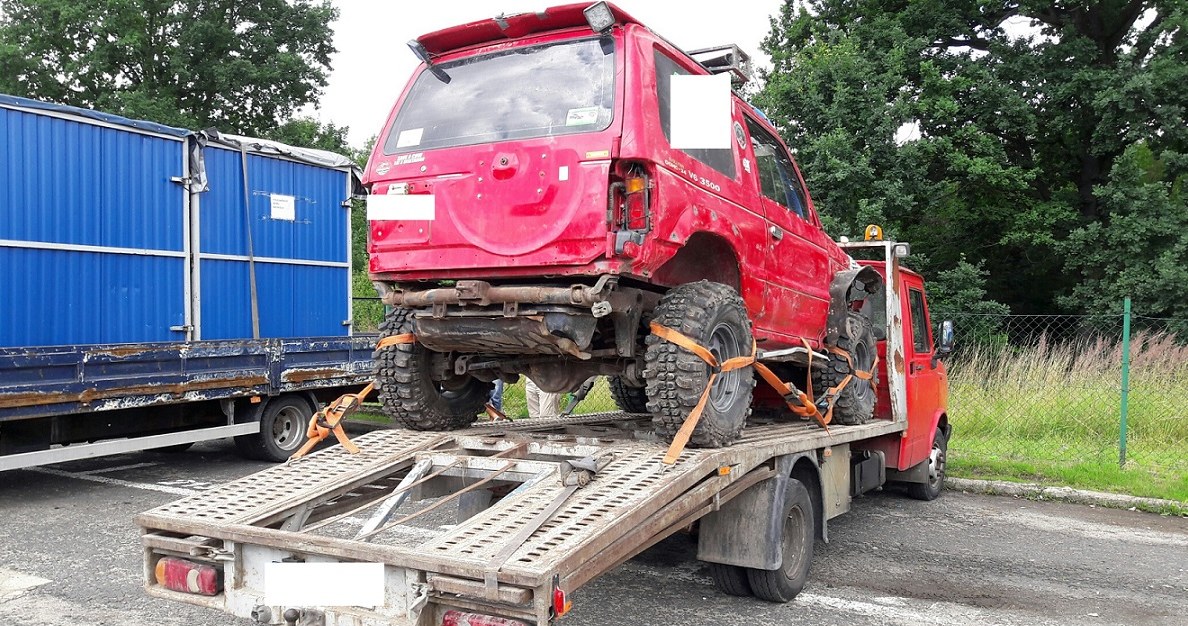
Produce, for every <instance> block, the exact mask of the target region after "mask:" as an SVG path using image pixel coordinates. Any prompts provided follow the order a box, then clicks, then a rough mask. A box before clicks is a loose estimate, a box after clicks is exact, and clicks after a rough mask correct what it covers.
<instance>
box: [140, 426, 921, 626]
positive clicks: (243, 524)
mask: <svg viewBox="0 0 1188 626" xmlns="http://www.w3.org/2000/svg"><path fill="white" fill-rule="evenodd" d="M650 420H651V418H650V416H646V415H632V414H626V413H607V414H597V415H590V416H585V417H580V418H552V419H536V420H524V421H520V422H516V423H513V424H498V425H485V426H477V427H474V428H471V429H469V430H467V431H463V432H455V433H429V432H414V431H407V430H399V429H385V430H378V431H375V432H372V433H368V434H366V435H363V436H361V437H359V438H357V439H356V443H357V444H358V445H359V447H360V448H361V453H359V454H357V455H351V454H348V453H347V452H346V451H345V450H344V449H343V448H342V447H341V446H335V447H333V448H330V449H326V450H323V451H320V452H317V453H315V454H313V455H311V456H309V457H307V458H306V459H302V460H300V461H297V462H292V463H288V464H285V465H281V466H277V467H274V468H271V469H267V470H264V471H262V472H259V473H257V474H253V475H250V476H247V477H245V478H242V479H240V480H237V481H234V482H231V483H229V484H227V485H224V486H222V487H219V488H217V489H215V490H211V491H207V492H204V493H202V494H199V495H195V496H191V497H188V498H185V499H183V500H179V501H177V502H174V503H171V504H167V505H165V506H162V507H159V508H157V509H154V510H151V511H148V512H146V513H143V514H141V515H139V516H138V517H137V518H136V523H137V524H138V525H139V526H140V527H141V534H142V542H143V547H144V549H145V551H146V585H147V589H148V593H149V594H150V595H154V596H158V597H164V598H171V599H174V600H181V601H185V602H191V603H197V604H201V605H205V606H209V607H211V608H219V609H222V610H226V611H229V612H231V613H234V614H237V615H240V616H245V617H246V616H248V615H250V614H251V612H252V609H254V608H255V607H256V606H257V603H258V602H260V599H261V598H262V597H263V586H262V583H263V580H262V570H263V566H262V565H261V563H260V561H261V560H278V561H279V560H284V559H290V560H292V559H302V558H305V557H306V556H308V555H318V556H319V557H325V558H329V559H332V560H342V561H362V562H377V561H378V562H382V563H385V564H386V565H387V566H389V567H388V569H390V570H394V571H393V572H390V573H389V575H388V579H389V581H391V580H392V579H393V578H394V577H395V578H398V579H403V581H404V585H403V587H402V588H403V595H405V596H406V597H405V598H404V602H403V603H396V604H397V605H398V606H397V608H396V610H395V612H392V610H391V609H392V606H389V607H388V608H387V609H385V608H377V609H375V610H367V609H360V608H345V609H338V608H336V609H334V610H333V611H327V612H326V613H325V614H323V615H321V619H322V620H324V623H325V624H326V625H327V626H332V625H334V624H348V623H349V624H373V623H374V624H380V623H384V624H390V623H409V624H422V623H425V624H439V623H441V622H440V619H441V613H442V612H443V611H444V610H446V608H449V607H453V608H461V609H470V610H475V611H478V612H480V613H491V612H494V613H497V614H499V615H503V616H508V617H513V618H519V619H525V620H529V621H531V622H532V623H536V624H547V623H549V620H550V616H551V615H552V611H553V605H552V590H553V586H554V582H556V583H557V584H558V585H559V586H560V587H561V588H562V589H564V590H566V591H567V592H572V591H573V590H575V589H577V588H578V587H581V586H582V585H584V584H585V583H587V582H589V581H591V580H593V579H594V578H595V577H597V576H599V575H600V574H602V573H604V572H606V571H608V570H610V569H612V568H614V567H615V566H616V565H618V564H620V563H622V562H623V561H625V560H627V559H629V558H631V557H632V556H634V555H636V554H638V553H640V552H642V551H643V550H645V549H647V548H648V547H650V546H652V545H654V544H655V543H657V542H659V541H660V540H662V539H664V538H665V537H667V536H669V535H671V534H673V533H674V532H677V531H679V530H680V529H682V528H684V527H687V526H688V525H689V524H691V523H692V522H694V521H696V520H697V519H699V518H700V517H702V516H704V515H705V514H707V513H710V512H711V511H713V510H716V509H717V508H718V507H720V506H721V505H723V504H725V503H726V502H728V501H729V500H730V499H732V498H733V497H735V496H737V495H738V494H740V493H742V492H743V491H744V490H746V489H747V488H748V487H750V486H752V485H754V484H756V483H758V482H760V481H763V480H766V479H768V478H771V477H772V476H773V475H774V474H775V473H776V466H777V462H778V459H780V458H781V457H785V458H787V457H791V456H795V455H804V454H808V455H813V456H816V455H818V454H820V453H821V451H823V450H830V449H831V448H843V449H846V451H847V454H846V455H845V456H844V457H843V456H841V455H837V456H838V458H839V460H840V459H841V458H847V459H848V446H846V444H848V443H849V442H853V441H857V440H862V439H868V438H871V437H876V436H879V435H886V434H891V433H897V432H900V431H902V430H903V429H904V424H903V423H899V422H895V421H891V420H876V421H874V422H871V423H868V424H865V425H861V426H833V427H831V428H830V429H829V431H828V432H826V431H825V430H823V429H821V428H820V427H819V426H817V425H815V424H813V423H809V422H801V421H799V420H797V419H796V418H781V419H778V420H775V421H770V422H768V423H766V424H762V423H752V424H749V425H748V427H747V428H746V429H745V430H744V433H743V438H742V439H741V440H739V441H738V442H737V443H735V444H734V445H733V446H731V447H729V448H721V449H701V450H697V449H690V450H686V451H685V452H684V453H683V454H682V455H681V457H680V459H679V460H678V461H677V463H676V464H675V465H674V466H671V467H670V466H665V465H663V464H662V463H661V458H662V457H663V456H664V452H665V449H666V446H665V445H664V444H663V443H662V442H660V441H658V440H656V439H655V438H654V436H653V435H652V434H651V424H650ZM495 455H499V456H498V457H496V456H495ZM828 456H830V455H829V453H828V452H826V453H825V457H822V458H820V459H817V460H818V461H819V462H827V461H826V457H828ZM421 460H429V461H431V462H432V471H433V474H430V475H434V474H437V477H436V478H434V479H433V480H430V481H428V482H426V483H424V484H423V485H422V486H421V487H420V488H421V489H423V490H424V491H422V493H420V494H414V495H413V496H412V498H411V499H418V496H420V497H434V498H439V500H436V502H438V503H440V499H448V498H451V494H457V493H458V492H459V490H461V491H467V489H468V487H470V488H473V487H478V486H479V485H477V484H476V483H479V482H481V481H489V482H484V483H482V486H491V485H492V484H502V485H504V486H505V489H510V492H508V494H507V495H505V496H503V497H502V498H501V499H500V500H499V501H498V502H497V503H496V504H494V505H492V506H490V507H489V508H485V509H484V510H482V511H481V512H478V513H477V514H475V515H473V516H471V517H468V518H466V519H463V520H460V521H458V522H457V523H456V524H453V525H449V526H448V527H441V526H437V527H435V528H432V529H426V528H423V527H413V528H411V529H409V528H407V527H404V526H394V527H393V528H392V529H391V530H386V531H382V532H380V533H379V534H377V535H376V536H375V537H374V539H373V540H372V541H358V540H355V539H354V538H353V537H352V536H351V534H352V532H353V531H354V530H355V529H356V528H357V526H358V521H359V520H358V518H354V519H352V517H351V516H350V515H345V516H344V513H349V512H351V511H353V510H356V509H359V508H360V507H361V506H364V505H367V504H370V505H372V506H374V505H376V504H378V503H379V502H381V501H382V500H384V499H385V498H386V497H388V496H389V495H390V494H392V493H393V491H394V490H395V489H396V488H397V485H398V484H399V483H400V481H401V480H402V479H403V478H404V476H406V475H407V474H408V473H409V471H410V469H411V468H413V467H414V465H416V464H417V462H418V461H421ZM591 461H592V463H591ZM582 467H586V468H590V467H593V468H597V471H596V472H590V471H588V470H584V469H581V468H582ZM846 475H847V477H848V473H847V474H846ZM847 482H848V480H847ZM434 483H440V484H434ZM473 492H474V490H473V489H470V490H469V491H468V493H473ZM847 495H848V494H847ZM455 499H458V500H460V501H461V502H462V504H461V505H460V507H459V511H460V517H464V516H465V515H466V514H465V513H462V512H461V511H464V510H465V509H466V508H467V504H466V498H465V494H463V496H462V497H456V498H455ZM427 501H428V502H434V501H433V500H427ZM428 506H434V505H433V504H429V505H428ZM401 512H403V510H402V511H401ZM361 515H362V516H364V517H366V516H368V515H369V512H364V513H361ZM336 526H337V527H339V531H340V532H335V529H336ZM343 527H345V530H347V531H351V532H347V533H346V534H343V533H342V532H341V530H343ZM402 531H404V532H402ZM170 554H180V555H184V556H187V557H188V558H194V557H195V555H196V554H197V555H203V554H206V555H209V556H210V557H211V559H212V562H215V561H214V559H215V558H217V557H219V555H220V554H222V555H225V557H224V558H227V559H230V560H229V561H227V564H226V565H225V567H226V571H227V572H228V573H227V580H226V582H225V591H224V592H223V593H222V594H221V595H219V596H215V597H203V596H197V595H192V594H185V593H178V592H174V591H169V590H167V589H164V588H162V587H160V586H158V585H157V584H156V581H155V580H154V578H153V567H152V564H153V562H154V559H156V558H160V557H161V556H164V555H170ZM303 555H304V556H303ZM311 560H314V559H311ZM253 572H255V573H253ZM396 572H399V573H398V574H397V573H396ZM390 593H391V591H390ZM421 598H424V600H422V599H421ZM426 602H427V604H428V606H429V607H431V610H425V611H419V610H418V609H420V608H421V607H422V606H424V605H425V604H426ZM389 604H390V605H391V604H393V603H389ZM401 604H402V605H403V606H402V607H401V606H399V605H401ZM410 609H411V610H410ZM282 611H283V608H282V607H275V608H274V609H272V610H270V613H271V614H272V615H274V616H279V615H280V614H281V612H282ZM421 616H423V617H426V618H429V619H430V621H421V620H420V617H421ZM430 616H432V617H430ZM353 620H354V621H353ZM401 620H408V621H407V622H403V621H401ZM311 623H313V622H311Z"/></svg>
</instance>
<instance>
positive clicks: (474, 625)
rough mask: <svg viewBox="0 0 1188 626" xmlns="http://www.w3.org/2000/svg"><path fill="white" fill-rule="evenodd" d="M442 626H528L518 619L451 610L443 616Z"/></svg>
mask: <svg viewBox="0 0 1188 626" xmlns="http://www.w3.org/2000/svg"><path fill="white" fill-rule="evenodd" d="M441 626H528V625H527V624H525V623H524V622H521V621H520V620H518V619H508V618H506V617H495V616H494V615H481V614H479V613H463V612H462V611H455V610H452V609H451V610H449V611H446V612H445V615H442V616H441Z"/></svg>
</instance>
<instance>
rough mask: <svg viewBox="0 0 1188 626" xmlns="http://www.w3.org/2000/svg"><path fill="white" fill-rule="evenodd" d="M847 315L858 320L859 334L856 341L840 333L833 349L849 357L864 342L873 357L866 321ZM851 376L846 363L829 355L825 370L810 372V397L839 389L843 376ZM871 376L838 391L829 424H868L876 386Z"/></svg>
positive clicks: (874, 352)
mask: <svg viewBox="0 0 1188 626" xmlns="http://www.w3.org/2000/svg"><path fill="white" fill-rule="evenodd" d="M850 315H851V316H857V317H859V318H860V319H861V320H862V321H861V324H860V326H861V328H862V329H863V330H862V332H861V333H860V335H859V336H858V337H850V336H848V335H847V334H846V333H845V332H843V333H842V335H841V336H840V337H838V338H837V347H838V348H841V349H842V350H845V351H846V352H849V353H851V355H853V350H854V346H855V345H857V344H858V343H859V342H865V343H866V346H867V350H868V351H869V353H870V354H877V352H876V350H877V345H876V343H875V339H874V332H873V330H872V329H871V326H870V320H868V319H866V318H865V317H864V316H862V314H861V313H859V312H857V311H852V312H851V313H850ZM845 328H848V325H843V329H845ZM855 365H856V366H858V367H859V368H861V364H857V363H856V364H855ZM852 373H853V370H852V369H851V368H850V364H849V362H847V361H846V360H845V359H844V358H842V357H841V356H839V355H836V354H833V353H832V352H831V353H829V361H828V362H827V363H826V364H825V367H824V368H820V369H817V368H814V369H813V372H812V376H813V393H814V394H815V395H816V396H818V397H819V396H821V395H822V394H824V393H825V390H827V389H830V388H832V387H836V386H838V385H840V384H841V382H842V381H843V380H845V378H846V376H849V375H850V374H852ZM873 374H874V378H873V379H871V380H869V381H866V380H862V379H861V378H858V377H854V378H853V379H852V380H850V383H849V384H848V385H846V387H845V388H844V389H842V390H841V392H840V393H839V394H838V395H837V401H836V402H834V404H833V419H832V420H831V422H830V423H833V424H840V425H842V426H858V425H861V424H865V423H867V422H869V421H870V420H871V419H872V418H873V417H874V408H875V400H876V398H875V393H874V389H875V386H876V385H877V384H878V372H873Z"/></svg>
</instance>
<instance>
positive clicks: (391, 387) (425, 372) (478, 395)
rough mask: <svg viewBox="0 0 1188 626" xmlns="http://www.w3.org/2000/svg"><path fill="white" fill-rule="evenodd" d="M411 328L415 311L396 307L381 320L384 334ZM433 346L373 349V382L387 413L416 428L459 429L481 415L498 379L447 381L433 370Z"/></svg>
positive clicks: (465, 378)
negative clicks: (434, 376)
mask: <svg viewBox="0 0 1188 626" xmlns="http://www.w3.org/2000/svg"><path fill="white" fill-rule="evenodd" d="M411 332H413V319H412V311H410V310H408V309H404V308H394V309H392V310H391V311H390V312H389V313H388V316H387V318H386V319H385V320H384V323H383V324H381V325H380V336H381V337H390V336H393V335H400V334H404V333H411ZM429 357H430V351H429V349H428V348H426V347H425V346H422V345H421V344H419V343H407V344H398V345H394V346H388V347H386V348H384V349H382V350H376V351H375V368H376V371H375V382H376V389H377V391H379V400H380V404H381V405H382V406H383V410H384V414H385V415H387V416H388V417H390V418H392V419H393V420H394V421H395V422H396V423H397V424H399V425H401V426H404V427H405V428H411V429H413V430H457V429H459V428H465V427H467V426H469V425H471V424H473V423H474V422H475V420H477V419H478V414H479V411H482V409H483V406H485V405H486V404H487V400H488V399H489V398H490V397H491V390H492V389H494V388H495V385H494V383H484V382H483V381H481V380H478V379H477V378H474V377H471V376H466V377H460V376H459V377H454V378H452V379H450V380H449V381H448V382H446V383H439V382H437V381H434V380H433V379H432V378H431V377H430V375H429Z"/></svg>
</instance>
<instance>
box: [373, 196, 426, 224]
mask: <svg viewBox="0 0 1188 626" xmlns="http://www.w3.org/2000/svg"><path fill="white" fill-rule="evenodd" d="M436 207H437V205H436V203H435V202H434V196H433V195H432V194H408V195H406V194H388V195H371V196H367V220H368V221H371V222H375V221H391V222H400V221H414V220H419V221H433V219H434V218H435V217H436Z"/></svg>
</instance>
